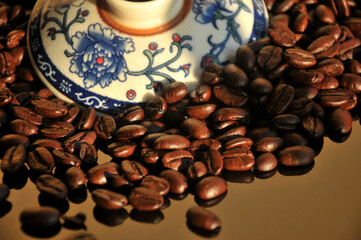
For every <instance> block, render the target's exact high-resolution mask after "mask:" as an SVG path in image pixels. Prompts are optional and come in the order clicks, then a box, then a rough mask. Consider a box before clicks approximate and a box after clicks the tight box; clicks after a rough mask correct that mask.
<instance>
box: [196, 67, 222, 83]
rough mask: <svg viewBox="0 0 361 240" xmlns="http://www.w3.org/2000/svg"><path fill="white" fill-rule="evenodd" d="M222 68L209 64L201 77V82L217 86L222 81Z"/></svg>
mask: <svg viewBox="0 0 361 240" xmlns="http://www.w3.org/2000/svg"><path fill="white" fill-rule="evenodd" d="M222 71H223V70H222V68H221V67H220V66H219V65H218V64H216V63H209V64H207V66H205V69H204V71H203V73H202V75H201V82H203V83H206V84H211V85H213V84H217V83H219V81H220V80H221V76H222Z"/></svg>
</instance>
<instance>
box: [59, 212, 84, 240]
mask: <svg viewBox="0 0 361 240" xmlns="http://www.w3.org/2000/svg"><path fill="white" fill-rule="evenodd" d="M62 219H63V220H64V223H63V226H64V227H66V228H69V229H82V228H83V229H84V228H86V226H85V225H84V223H85V220H86V216H85V214H83V213H78V214H76V215H74V216H67V215H65V216H62ZM81 240H83V239H81Z"/></svg>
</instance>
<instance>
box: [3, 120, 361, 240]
mask: <svg viewBox="0 0 361 240" xmlns="http://www.w3.org/2000/svg"><path fill="white" fill-rule="evenodd" d="M360 139H361V126H360V125H359V121H355V122H354V124H353V130H352V134H351V136H350V138H349V139H348V140H347V141H346V142H344V143H334V142H331V141H330V140H329V139H328V138H325V143H324V146H323V149H322V151H321V153H320V154H319V155H318V156H317V157H316V159H315V164H314V166H313V168H312V169H311V170H310V169H304V171H309V172H308V173H307V174H304V175H299V176H286V175H289V174H291V173H290V172H288V171H285V170H283V171H282V170H280V171H279V172H277V173H276V174H275V175H274V176H272V177H271V178H268V179H259V178H254V179H253V178H252V175H251V174H247V173H246V174H228V175H225V176H224V177H225V178H227V179H228V180H230V181H231V182H228V192H227V194H226V196H224V199H223V200H221V201H220V202H219V203H218V204H216V205H214V206H212V207H209V208H208V209H209V210H211V211H212V212H214V213H215V214H217V215H218V216H219V217H220V218H221V219H222V229H221V231H220V232H219V234H218V235H217V236H213V237H212V239H251V240H252V239H255V240H258V239H293V240H298V239H300V240H301V239H302V240H303V239H312V240H313V239H315V240H316V239H317V240H318V239H328V240H333V239H335V240H339V239H344V240H352V239H355V240H356V239H357V240H358V239H361V228H360V222H361V201H360V199H361V170H360V169H361V161H360V155H361V143H360ZM106 161H109V157H108V156H106V155H104V154H101V155H100V158H99V162H106ZM280 172H282V173H283V174H281V173H280ZM298 174H300V173H298ZM0 176H1V179H2V181H4V182H5V181H6V179H3V176H2V173H0ZM20 182H21V181H20ZM239 182H248V183H239ZM21 185H22V184H21V183H20V184H18V186H15V187H16V188H21ZM42 201H47V200H46V199H42V198H41V197H39V191H38V190H37V189H36V187H35V185H34V184H33V183H32V182H31V180H30V178H28V180H27V183H26V185H25V187H23V188H22V189H11V192H10V196H9V198H8V203H5V204H2V206H1V207H0V239H2V240H13V239H37V238H36V237H33V236H31V235H29V233H25V232H24V231H23V230H22V228H21V224H20V221H19V216H20V213H21V211H22V210H23V209H25V208H28V207H35V206H38V205H39V202H42ZM199 204H201V203H199ZM194 205H196V202H195V200H194V196H193V195H191V194H188V195H187V196H186V197H185V198H184V199H183V200H175V199H170V206H169V207H168V208H165V209H163V210H162V211H161V212H156V213H152V214H150V213H148V214H146V215H144V214H139V213H138V214H137V212H135V211H132V208H131V206H126V207H125V208H124V209H123V210H121V211H118V212H110V213H109V212H106V211H104V210H102V209H99V208H94V206H95V204H94V202H93V200H92V199H91V197H90V195H89V193H88V195H87V199H86V200H85V201H84V202H83V203H81V204H76V203H73V202H69V206H68V205H67V203H64V206H62V207H61V208H62V209H63V211H64V212H65V215H66V216H74V215H76V214H77V213H84V214H85V215H86V220H85V226H86V228H87V230H86V231H87V232H89V233H92V234H93V235H94V236H95V237H96V238H97V239H104V240H106V239H137V240H141V239H172V240H175V239H204V238H205V237H203V236H200V235H198V234H195V233H194V232H193V231H191V230H190V229H189V228H188V227H187V224H186V217H185V215H186V211H187V210H188V209H189V208H190V207H192V206H194ZM9 208H11V210H10V212H8V213H7V211H8V210H9ZM67 208H68V210H67ZM142 221H143V222H142ZM144 222H146V223H144ZM150 222H153V223H150ZM62 223H63V222H62ZM81 231H85V229H69V228H66V227H65V226H63V227H62V228H61V229H60V230H59V229H55V233H51V234H50V235H54V234H55V235H54V236H52V237H51V238H50V239H64V238H65V237H67V236H68V235H71V234H73V233H75V232H81ZM57 232H58V233H57ZM43 235H44V234H43ZM45 235H46V234H45Z"/></svg>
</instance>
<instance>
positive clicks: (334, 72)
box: [314, 58, 345, 77]
mask: <svg viewBox="0 0 361 240" xmlns="http://www.w3.org/2000/svg"><path fill="white" fill-rule="evenodd" d="M314 69H315V70H316V71H320V72H323V73H324V74H325V75H327V76H332V77H334V76H338V75H341V74H342V73H343V72H344V70H345V66H344V65H343V63H342V62H341V61H340V60H338V59H336V58H330V59H325V60H322V61H320V62H318V63H317V64H316V66H315V67H314Z"/></svg>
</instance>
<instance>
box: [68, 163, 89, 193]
mask: <svg viewBox="0 0 361 240" xmlns="http://www.w3.org/2000/svg"><path fill="white" fill-rule="evenodd" d="M64 178H65V183H66V185H67V186H68V189H69V190H75V189H78V188H80V187H82V186H84V185H85V183H86V175H85V173H84V172H83V170H81V168H79V167H75V166H73V167H70V168H68V169H67V170H66V172H65V176H64Z"/></svg>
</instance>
